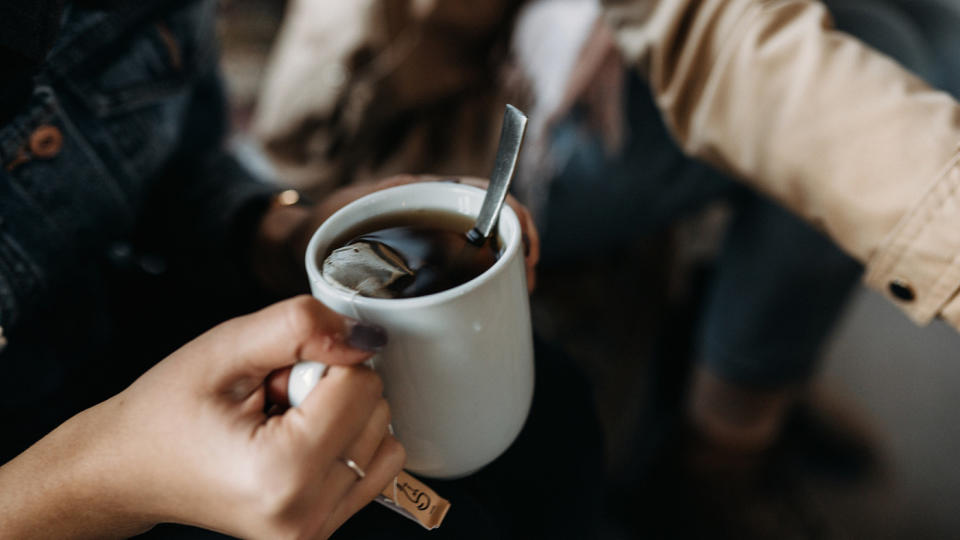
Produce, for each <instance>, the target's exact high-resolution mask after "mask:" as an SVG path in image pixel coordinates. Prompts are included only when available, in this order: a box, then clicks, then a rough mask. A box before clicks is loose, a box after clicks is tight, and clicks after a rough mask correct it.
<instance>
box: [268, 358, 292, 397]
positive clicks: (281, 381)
mask: <svg viewBox="0 0 960 540" xmlns="http://www.w3.org/2000/svg"><path fill="white" fill-rule="evenodd" d="M290 371H291V368H288V367H287V368H282V369H278V370H277V371H274V372H273V373H271V374H270V375H267V401H268V402H269V403H272V404H276V405H280V406H283V407H286V406H287V405H290V399H289V397H288V396H287V385H288V384H290Z"/></svg>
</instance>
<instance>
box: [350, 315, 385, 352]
mask: <svg viewBox="0 0 960 540" xmlns="http://www.w3.org/2000/svg"><path fill="white" fill-rule="evenodd" d="M345 341H346V343H347V345H349V346H351V347H353V348H354V349H360V350H362V351H370V352H377V351H379V350H380V349H382V348H383V346H384V345H386V344H387V331H386V330H384V329H383V327H382V326H379V325H376V324H371V323H367V322H363V321H347V339H346V340H345Z"/></svg>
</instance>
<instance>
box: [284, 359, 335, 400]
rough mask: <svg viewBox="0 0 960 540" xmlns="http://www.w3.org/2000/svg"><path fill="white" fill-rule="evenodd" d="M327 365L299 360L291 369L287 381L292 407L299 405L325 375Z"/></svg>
mask: <svg viewBox="0 0 960 540" xmlns="http://www.w3.org/2000/svg"><path fill="white" fill-rule="evenodd" d="M327 367H328V366H327V365H326V364H321V363H320V362H297V363H296V364H294V365H293V369H291V371H290V380H289V381H288V382H287V399H288V400H289V401H290V406H291V407H299V406H300V404H301V403H303V400H305V399H307V395H308V394H309V393H310V391H311V390H313V387H314V386H316V385H317V381H319V380H320V379H321V378H322V377H323V376H324V375H326V374H327Z"/></svg>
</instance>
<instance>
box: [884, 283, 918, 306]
mask: <svg viewBox="0 0 960 540" xmlns="http://www.w3.org/2000/svg"><path fill="white" fill-rule="evenodd" d="M889 289H890V294H892V295H893V296H894V297H896V298H899V299H900V300H903V301H904V302H910V301H912V300H913V299H914V298H916V297H917V296H916V294H914V292H913V287H912V286H911V285H910V283H908V282H907V281H905V280H902V279H900V278H897V279H894V280H893V281H891V282H890V285H889Z"/></svg>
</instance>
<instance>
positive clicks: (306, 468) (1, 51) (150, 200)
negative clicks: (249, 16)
mask: <svg viewBox="0 0 960 540" xmlns="http://www.w3.org/2000/svg"><path fill="white" fill-rule="evenodd" d="M216 15H217V2H215V1H213V0H194V1H191V0H165V1H163V0H150V1H145V2H138V3H129V2H122V1H110V0H89V1H79V0H78V1H73V2H68V1H55V0H52V1H44V2H26V1H24V2H5V3H3V4H0V60H3V62H2V63H0V66H2V67H0V75H2V79H0V163H2V168H0V363H2V366H3V368H4V376H3V378H2V383H0V384H2V387H3V392H2V393H0V394H2V397H0V418H2V422H0V428H2V430H3V433H2V437H0V463H2V464H3V465H2V466H0V523H2V524H3V525H2V527H0V536H4V537H7V536H10V537H16V538H28V537H38V538H48V537H57V538H62V537H107V536H110V537H121V536H129V535H133V534H137V533H141V532H143V531H146V530H148V529H150V528H151V527H153V526H154V525H156V524H157V523H159V522H175V523H182V524H188V525H192V526H197V527H204V528H207V529H211V530H216V531H222V532H223V533H229V534H232V535H236V536H243V537H257V538H276V537H284V536H295V537H310V538H323V537H327V536H329V535H330V534H331V533H332V532H333V531H334V530H336V529H337V528H338V527H340V525H342V524H343V523H344V521H345V520H347V519H348V518H349V517H351V516H352V515H353V514H355V513H356V512H357V511H358V510H359V509H360V508H361V507H363V506H365V505H366V504H367V503H368V502H370V501H371V500H372V499H373V497H374V496H375V495H377V494H378V493H379V492H380V491H381V490H382V489H383V488H384V487H385V486H387V485H388V484H389V483H390V482H391V481H392V480H393V479H394V478H395V476H396V474H397V472H398V471H399V470H400V468H401V466H402V464H403V460H404V453H403V450H402V448H401V446H400V445H399V443H398V442H397V441H396V440H394V439H393V437H392V436H391V435H390V434H389V433H388V429H387V425H388V423H389V418H390V412H389V407H388V405H387V403H386V401H385V400H384V398H383V396H382V395H381V389H382V383H381V382H380V380H379V377H378V376H377V375H376V373H374V372H373V371H372V370H370V369H368V368H366V367H364V366H361V365H359V364H361V363H362V362H363V361H364V360H366V359H368V358H369V357H370V356H371V355H372V354H373V353H375V352H376V351H377V350H378V349H379V348H380V347H382V346H383V345H384V344H385V343H386V340H387V339H388V338H387V336H386V335H385V333H384V331H383V329H381V328H379V327H374V326H370V325H368V324H364V323H362V322H358V321H352V320H348V319H345V318H343V317H341V316H339V315H337V314H334V313H333V312H331V311H330V310H328V309H327V308H325V307H324V306H323V305H321V304H320V303H319V302H317V301H316V300H314V299H312V298H310V297H307V296H298V297H295V298H292V299H288V300H285V301H280V302H278V301H279V300H281V299H283V298H285V297H287V296H290V295H293V294H296V293H299V292H301V291H305V290H306V275H305V272H304V269H303V257H304V252H305V246H306V241H307V240H308V239H309V236H310V235H311V233H312V232H313V230H314V229H315V228H316V226H317V225H318V224H319V223H320V222H322V220H323V219H324V218H325V217H326V216H328V215H329V213H331V212H333V211H334V210H336V209H337V208H339V207H340V206H342V205H343V204H346V203H347V202H349V201H351V200H353V198H356V197H357V196H359V195H361V194H362V193H361V192H360V191H357V190H350V191H340V192H336V193H333V194H331V196H330V197H328V198H325V199H323V200H319V201H318V203H317V204H316V205H309V204H296V201H292V200H290V199H289V198H288V196H289V193H287V195H286V196H283V197H281V196H280V195H281V194H283V191H282V188H280V187H279V186H277V185H274V184H269V183H265V182H263V181H261V180H259V179H258V178H256V177H255V176H254V175H253V174H251V173H250V172H249V171H248V170H247V169H246V168H245V167H243V166H242V165H241V164H240V162H239V161H238V159H237V158H236V156H234V155H233V154H232V153H231V152H229V151H228V150H227V149H226V148H225V137H226V136H227V134H228V132H229V128H228V125H227V121H226V117H227V114H226V113H227V107H226V103H225V98H224V93H223V85H222V81H221V77H220V74H219V68H218V46H217V43H216V33H215V31H214V22H215V19H216ZM414 180H417V179H415V178H398V179H392V180H388V181H386V182H383V183H380V184H378V185H377V186H375V187H374V188H369V189H377V188H381V187H384V186H387V185H392V184H394V183H398V182H409V181H414ZM511 204H513V205H515V208H516V209H517V211H518V212H519V214H520V216H521V219H522V220H523V227H524V230H525V231H526V232H525V234H526V237H527V241H528V244H529V249H530V256H529V257H528V259H527V263H528V271H530V272H532V269H533V266H534V265H535V263H536V252H537V249H538V246H537V235H536V231H535V229H534V228H533V226H532V223H531V222H530V220H529V218H528V217H526V216H527V214H526V212H525V210H524V208H523V207H522V206H520V205H517V204H516V202H515V201H511ZM531 286H532V283H531ZM271 303H273V304H271ZM268 304H270V305H269V306H268ZM264 306H267V307H264ZM255 310H256V311H255ZM251 311H254V313H252V314H250V315H244V316H239V317H238V315H241V314H244V313H250V312H251ZM226 319H230V320H229V321H227V322H225V323H222V324H219V325H217V326H216V327H215V328H213V329H212V330H210V331H208V332H206V333H203V334H202V335H200V334H201V332H202V331H203V330H206V329H208V328H211V327H213V326H214V325H215V324H217V323H220V322H221V321H224V320H226ZM197 335H200V337H198V338H196V339H192V338H194V337H195V336H197ZM188 341H189V343H188ZM185 343H186V345H184V344H185ZM537 354H538V356H537V362H538V363H543V364H545V365H543V366H540V367H541V368H542V369H538V370H537V377H538V378H537V385H538V393H537V397H536V398H535V399H534V404H533V406H532V414H531V417H530V420H529V421H528V424H527V426H526V427H525V430H524V433H523V434H522V435H521V436H520V437H519V438H518V440H517V442H516V443H515V444H514V446H513V447H512V448H511V449H510V450H509V451H508V452H507V453H506V454H505V455H504V456H502V457H501V459H499V460H498V461H497V462H496V463H495V464H493V465H491V466H490V467H488V468H487V469H486V470H485V471H484V472H483V473H480V474H477V475H474V476H472V477H471V478H470V479H469V480H465V481H460V482H457V481H451V482H446V483H444V484H443V486H444V487H443V488H442V489H449V490H450V491H449V492H448V493H444V494H445V495H448V496H450V497H451V498H452V499H456V501H457V505H456V509H455V510H454V511H453V512H451V513H450V517H449V518H448V521H447V523H445V524H444V528H443V529H442V530H441V531H440V532H439V533H434V536H438V535H440V536H442V535H450V537H458V538H470V537H483V538H489V537H495V536H515V537H530V535H531V534H537V533H538V531H544V534H549V530H550V529H549V528H544V527H543V524H542V521H543V520H542V516H543V515H544V514H545V513H546V512H548V511H552V509H553V508H554V507H555V504H556V503H557V499H556V498H557V497H559V496H560V493H561V490H560V489H551V488H550V486H551V485H554V486H555V487H556V486H559V485H560V484H561V483H562V484H563V485H564V486H567V487H569V486H570V485H575V486H580V487H582V489H583V490H584V491H590V490H593V489H594V488H593V483H594V482H595V478H596V477H597V475H595V474H593V473H592V471H593V469H594V468H596V469H597V470H599V467H600V464H601V460H600V456H599V454H600V449H599V448H600V447H599V435H598V434H597V429H596V425H595V420H594V419H593V418H592V415H591V413H592V402H591V400H590V397H589V394H588V393H587V390H586V388H585V386H584V384H583V383H582V381H580V380H578V377H577V376H576V374H575V371H572V370H571V369H568V368H567V367H566V366H565V365H564V360H563V358H562V356H560V355H558V354H556V353H554V352H552V351H551V350H550V349H549V348H547V347H546V346H545V345H543V344H542V343H538V344H537ZM302 359H313V360H317V361H320V362H323V363H327V364H330V365H331V369H330V372H329V374H328V375H327V376H326V377H325V378H324V379H323V380H322V381H321V382H320V383H319V384H318V387H317V391H316V392H313V393H311V395H310V396H309V397H308V398H307V400H306V401H305V402H304V404H303V405H302V406H301V407H299V408H298V409H297V410H293V411H290V410H287V409H286V398H285V391H284V388H285V384H284V376H285V373H287V371H286V368H288V367H289V366H290V365H292V364H293V363H295V362H297V361H299V360H302ZM545 377H546V378H545ZM571 385H572V386H571ZM557 411H565V412H561V416H560V417H559V418H557V417H554V416H552V415H546V414H544V412H550V413H556V412H557ZM541 419H542V420H541ZM578 425H579V426H581V427H582V428H583V430H582V431H581V430H580V429H579V428H577V427H576V426H578ZM571 433H576V437H577V439H578V441H580V444H578V445H568V444H561V443H562V442H564V440H563V439H561V436H563V435H569V434H571ZM550 441H552V442H550ZM347 460H350V461H352V462H354V466H353V467H351V466H349V465H348V464H347ZM581 466H582V468H581ZM354 467H360V468H361V469H365V471H366V475H362V474H359V473H357V472H356V469H354ZM559 469H563V470H564V471H565V474H563V475H557V474H555V472H556V471H557V470H559ZM521 472H522V473H523V474H520V473H521ZM520 477H523V478H524V480H525V482H523V483H517V484H516V485H512V483H513V480H515V479H517V478H520ZM504 485H508V486H510V487H511V489H512V490H513V493H514V494H515V495H517V496H519V497H524V498H526V499H528V500H529V501H530V502H529V503H528V504H524V505H523V506H521V507H517V506H507V505H504V504H503V502H502V501H501V497H500V489H501V488H502V487H503V486H504ZM438 487H439V483H438ZM458 494H462V495H458ZM596 508H597V507H596V505H593V504H588V505H587V506H586V507H583V508H582V510H583V511H581V512H579V513H577V514H571V515H570V516H569V519H556V520H553V523H554V524H555V526H556V527H561V528H562V529H563V530H569V531H574V534H577V535H581V536H589V535H591V534H592V531H593V527H594V526H595V518H596V512H595V509H596ZM380 511H381V513H382V516H381V517H380V518H377V517H376V515H375V511H374V516H373V517H370V518H368V519H367V522H366V523H362V524H359V525H357V527H360V528H361V529H360V530H359V531H358V530H357V529H354V532H353V533H351V532H350V531H349V530H342V531H341V535H342V536H343V537H347V538H349V537H363V534H365V533H364V532H363V531H364V530H363V529H362V528H363V527H373V528H374V530H373V532H372V533H370V534H374V535H376V536H375V537H380V538H382V537H385V536H386V537H389V538H400V537H404V535H408V534H410V535H416V536H418V535H419V534H420V533H421V530H420V529H419V528H418V526H417V525H415V524H413V523H410V522H407V521H405V520H402V519H401V518H399V517H398V516H396V515H395V514H393V513H390V512H389V511H388V510H386V509H380ZM377 519H379V521H377ZM384 531H388V533H387V534H385V533H384ZM528 531H529V532H530V533H529V534H528ZM148 534H149V535H152V536H153V537H170V536H183V535H188V536H200V535H203V534H204V533H203V531H199V530H196V529H187V528H167V527H157V528H155V529H153V530H152V531H150V533H148ZM424 534H425V533H424ZM209 535H215V533H209Z"/></svg>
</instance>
